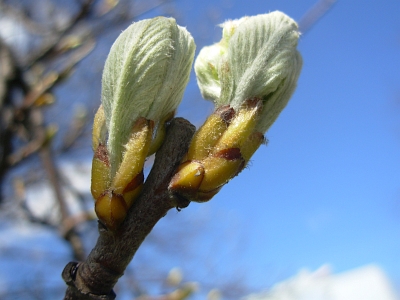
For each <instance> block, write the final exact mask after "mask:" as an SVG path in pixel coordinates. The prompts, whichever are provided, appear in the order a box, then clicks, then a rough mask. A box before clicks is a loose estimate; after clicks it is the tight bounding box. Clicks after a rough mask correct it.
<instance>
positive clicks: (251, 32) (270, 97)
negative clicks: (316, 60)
mask: <svg viewBox="0 0 400 300" xmlns="http://www.w3.org/2000/svg"><path fill="white" fill-rule="evenodd" d="M222 27H223V36H222V39H221V41H220V42H219V43H217V44H214V45H212V46H209V47H205V48H203V49H202V50H201V51H200V53H199V56H198V57H197V59H196V62H195V71H196V75H197V80H198V84H199V86H200V90H201V92H202V95H203V96H204V97H205V98H206V99H210V100H213V101H214V102H215V104H216V106H217V107H219V106H221V105H230V106H231V107H232V108H234V109H235V110H237V109H239V108H240V106H241V105H242V104H243V103H244V102H245V101H246V100H248V99H251V98H254V97H256V98H260V99H262V101H263V111H262V113H261V116H260V118H259V121H258V124H257V126H256V130H257V131H260V132H266V131H267V130H268V128H269V127H270V126H271V124H272V123H273V122H274V121H275V120H276V118H277V117H278V115H279V113H280V112H281V111H282V109H283V108H284V107H285V106H286V104H287V102H288V101H289V99H290V97H291V95H292V94H293V92H294V90H295V88H296V84H297V79H298V77H299V74H300V70H301V66H302V59H301V56H300V53H299V52H298V51H297V49H296V47H297V42H298V38H299V36H300V33H299V31H298V26H297V24H296V22H295V21H294V20H292V19H291V18H289V17H288V16H286V15H285V14H283V13H281V12H278V11H276V12H272V13H269V14H263V15H258V16H253V17H244V18H241V19H239V20H234V21H228V22H225V23H224V24H222ZM210 54H212V55H210Z"/></svg>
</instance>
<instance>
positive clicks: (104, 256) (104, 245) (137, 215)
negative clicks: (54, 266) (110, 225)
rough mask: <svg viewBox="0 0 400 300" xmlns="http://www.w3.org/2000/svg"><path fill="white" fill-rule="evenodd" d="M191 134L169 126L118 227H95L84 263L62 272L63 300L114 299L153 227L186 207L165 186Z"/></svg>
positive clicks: (183, 124) (181, 122)
mask: <svg viewBox="0 0 400 300" xmlns="http://www.w3.org/2000/svg"><path fill="white" fill-rule="evenodd" d="M194 131H195V127H194V126H193V125H192V124H190V123H189V122H188V121H186V120H185V119H182V118H176V119H174V120H173V121H172V122H171V124H170V125H169V126H168V128H167V136H166V140H165V142H164V144H163V145H162V146H161V148H160V150H159V151H158V152H157V154H156V158H155V161H154V166H153V168H152V170H151V172H150V174H149V176H148V178H147V180H146V182H145V184H144V188H143V192H142V195H141V196H140V197H139V198H138V199H137V200H136V201H135V203H134V204H133V206H132V207H131V209H130V211H129V213H128V216H127V218H126V219H125V221H124V222H123V223H122V225H121V227H120V228H119V229H118V231H117V232H115V233H113V232H111V231H108V230H107V229H106V228H104V227H102V226H101V225H99V232H100V235H99V238H98V240H97V244H96V246H95V247H94V249H93V250H92V252H91V253H90V254H89V256H88V257H87V259H86V261H84V262H82V263H79V264H78V263H74V262H71V263H68V264H67V266H66V267H65V268H64V271H63V274H62V275H63V279H64V281H65V282H66V283H67V284H68V288H67V291H66V294H65V298H64V299H71V300H72V299H114V298H115V294H114V292H113V290H112V289H113V287H114V285H115V284H116V282H117V281H118V279H119V278H120V277H121V276H122V275H123V273H124V271H125V269H126V267H127V265H128V264H129V262H130V261H131V259H132V257H133V256H134V254H135V253H136V251H137V249H138V248H139V246H140V245H141V244H142V242H143V240H144V239H145V238H146V236H147V235H148V234H149V233H150V231H151V230H152V228H153V227H154V225H155V224H156V223H157V222H158V221H159V220H160V219H161V218H162V217H164V216H165V214H166V213H167V212H168V210H170V209H171V208H173V207H186V206H188V205H189V201H188V200H182V199H175V198H172V197H171V196H170V194H169V192H168V184H169V182H170V180H171V177H172V176H173V174H174V172H175V169H176V168H177V166H178V165H179V162H180V161H181V159H182V157H183V156H184V155H185V153H186V152H187V149H188V145H189V143H190V140H191V138H192V136H193V134H194Z"/></svg>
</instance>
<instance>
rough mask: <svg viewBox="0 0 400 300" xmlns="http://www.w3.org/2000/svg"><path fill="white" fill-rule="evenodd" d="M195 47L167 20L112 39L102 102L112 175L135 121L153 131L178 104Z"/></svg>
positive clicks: (139, 26) (157, 20)
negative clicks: (141, 121)
mask: <svg viewBox="0 0 400 300" xmlns="http://www.w3.org/2000/svg"><path fill="white" fill-rule="evenodd" d="M194 51H195V44H194V41H193V38H192V36H191V35H190V33H189V32H188V31H187V30H186V29H185V28H183V27H180V26H177V25H176V22H175V20H174V19H173V18H165V17H157V18H154V19H149V20H143V21H140V22H137V23H133V24H132V25H131V26H129V27H128V28H127V29H126V30H125V31H123V32H122V33H121V35H120V36H119V37H118V38H117V40H116V41H115V43H114V44H113V46H112V48H111V50H110V53H109V55H108V57H107V61H106V63H105V67H104V72H103V78H102V97H101V101H102V104H103V107H104V112H105V118H106V125H107V129H108V141H107V149H108V151H109V156H110V164H111V175H112V176H113V175H114V174H115V173H116V172H117V170H118V167H119V164H120V163H121V161H122V156H123V152H124V150H125V149H124V146H125V144H126V143H127V142H128V139H129V137H130V135H131V129H132V126H133V124H134V122H135V121H136V120H137V119H138V118H139V117H144V118H146V119H149V120H152V121H153V122H154V123H155V128H157V127H158V126H160V127H162V126H163V124H158V122H159V121H160V120H164V119H165V118H166V116H167V115H168V114H171V112H173V111H175V109H176V108H177V106H178V105H179V103H180V101H181V100H182V96H183V92H184V89H185V87H186V85H187V83H188V81H189V75H190V70H191V66H192V62H193V56H194Z"/></svg>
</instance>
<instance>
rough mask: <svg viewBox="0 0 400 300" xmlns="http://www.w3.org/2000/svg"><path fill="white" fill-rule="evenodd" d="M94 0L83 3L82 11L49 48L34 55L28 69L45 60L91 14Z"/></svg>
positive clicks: (29, 61) (28, 63) (60, 32)
mask: <svg viewBox="0 0 400 300" xmlns="http://www.w3.org/2000/svg"><path fill="white" fill-rule="evenodd" d="M93 3H94V0H86V1H84V3H82V6H81V9H80V11H79V12H78V13H77V14H76V15H75V16H74V17H73V18H72V19H71V21H70V22H69V23H68V25H67V26H65V27H64V28H63V29H62V30H60V31H59V32H58V33H57V36H56V37H55V38H54V39H53V41H51V42H50V43H49V44H48V45H47V46H45V47H44V48H42V49H41V50H40V52H39V53H36V54H34V55H32V57H30V58H29V59H28V62H27V63H26V67H28V68H29V67H31V66H32V65H34V64H35V63H36V62H38V61H41V60H43V59H45V58H46V57H47V56H48V55H49V54H51V53H52V51H53V50H54V49H55V48H57V45H58V44H59V43H60V41H61V40H62V38H63V37H64V36H65V35H66V34H68V32H70V31H71V30H72V29H73V28H74V27H75V26H76V25H77V24H78V23H79V21H81V20H82V19H84V18H85V17H86V16H87V15H89V13H90V12H91V8H92V4H93Z"/></svg>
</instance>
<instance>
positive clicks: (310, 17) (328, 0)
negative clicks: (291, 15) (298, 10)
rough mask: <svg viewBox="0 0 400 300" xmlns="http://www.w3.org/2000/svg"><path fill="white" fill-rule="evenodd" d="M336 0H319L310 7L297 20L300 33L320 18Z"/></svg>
mask: <svg viewBox="0 0 400 300" xmlns="http://www.w3.org/2000/svg"><path fill="white" fill-rule="evenodd" d="M335 2H336V0H320V1H318V2H317V3H316V4H315V5H314V6H313V7H311V8H310V9H309V10H308V11H307V12H306V13H305V14H304V16H303V17H302V18H301V20H300V21H299V28H300V32H301V33H305V32H307V31H308V30H310V28H311V27H312V26H314V25H315V23H317V21H318V20H319V19H321V18H322V17H323V16H324V15H325V14H326V13H327V12H328V10H329V9H330V8H331V7H332V5H333V4H335Z"/></svg>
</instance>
